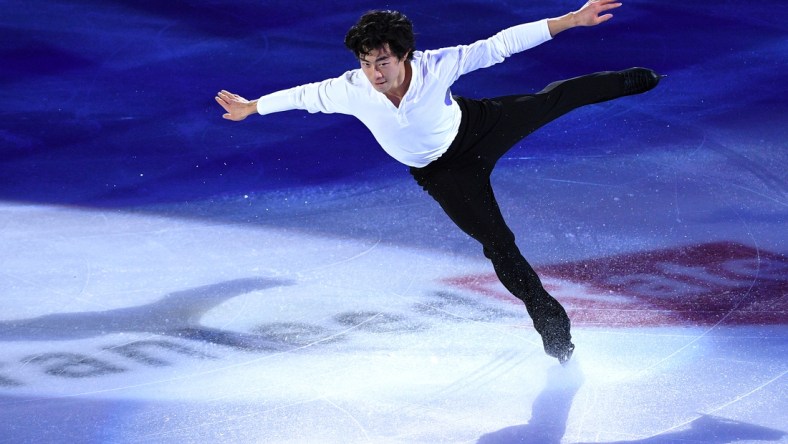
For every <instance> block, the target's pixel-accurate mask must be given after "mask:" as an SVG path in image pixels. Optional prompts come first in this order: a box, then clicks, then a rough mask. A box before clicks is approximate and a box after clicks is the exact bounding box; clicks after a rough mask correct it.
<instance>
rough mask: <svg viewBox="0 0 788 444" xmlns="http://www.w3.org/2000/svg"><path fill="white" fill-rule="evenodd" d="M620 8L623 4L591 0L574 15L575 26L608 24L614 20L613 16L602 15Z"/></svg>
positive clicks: (615, 1) (605, 0)
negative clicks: (607, 22)
mask: <svg viewBox="0 0 788 444" xmlns="http://www.w3.org/2000/svg"><path fill="white" fill-rule="evenodd" d="M619 6H621V3H619V2H618V1H617V0H589V2H588V3H586V4H585V5H583V7H582V8H580V9H578V10H577V11H575V12H574V13H572V14H573V15H574V19H575V25H576V26H595V25H598V24H600V23H603V22H606V21H608V20H610V19H612V18H613V14H610V13H608V14H603V15H600V14H602V13H603V12H606V11H610V10H611V9H615V8H618V7H619Z"/></svg>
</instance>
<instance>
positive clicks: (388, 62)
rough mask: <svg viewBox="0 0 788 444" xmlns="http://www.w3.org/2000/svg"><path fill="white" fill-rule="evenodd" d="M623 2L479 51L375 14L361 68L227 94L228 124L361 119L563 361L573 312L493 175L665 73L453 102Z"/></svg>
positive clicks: (357, 29)
mask: <svg viewBox="0 0 788 444" xmlns="http://www.w3.org/2000/svg"><path fill="white" fill-rule="evenodd" d="M619 6H621V3H617V2H616V0H591V1H589V2H588V3H586V4H585V5H583V6H582V7H581V8H580V9H579V10H577V11H575V12H570V13H568V14H566V15H564V16H561V17H557V18H552V19H544V20H540V21H536V22H532V23H526V24H522V25H517V26H514V27H511V28H508V29H505V30H503V31H501V32H499V33H498V34H496V35H495V36H493V37H491V38H489V39H486V40H480V41H478V42H476V43H473V44H470V45H461V46H456V47H451V48H442V49H437V50H428V51H416V50H415V39H414V34H413V27H412V24H411V22H410V20H409V19H408V18H407V17H405V16H404V15H403V14H401V13H399V12H395V11H372V12H368V13H367V14H365V15H363V16H362V17H361V18H360V19H359V21H358V23H356V24H355V25H354V26H353V27H352V28H350V30H349V31H348V33H347V36H346V37H345V45H346V46H347V47H348V49H350V50H351V51H353V53H354V54H355V56H356V57H357V58H358V60H359V63H360V64H361V66H360V69H354V70H351V71H348V72H346V73H344V74H343V75H341V76H340V77H337V78H334V79H328V80H325V81H322V82H319V83H312V84H308V85H302V86H297V87H295V88H291V89H287V90H283V91H278V92H274V93H272V94H268V95H265V96H263V97H260V98H259V99H257V100H246V99H244V98H243V97H240V96H238V95H236V94H232V93H230V92H228V91H221V92H220V93H219V94H218V95H217V97H216V101H217V102H218V103H219V104H220V105H221V106H222V107H223V108H224V109H225V111H226V113H225V114H224V118H225V119H229V120H236V121H237V120H243V119H245V118H246V117H247V116H249V115H251V114H253V113H259V114H270V113H274V112H279V111H286V110H291V109H302V110H307V111H309V112H311V113H316V112H323V113H342V114H349V115H353V116H355V117H356V118H358V119H359V120H361V122H363V123H364V125H366V126H367V128H369V130H370V131H371V132H372V134H373V135H374V136H375V139H376V140H377V141H378V143H380V145H381V146H382V147H383V149H384V150H385V151H386V152H387V153H388V154H390V155H391V156H392V157H394V158H395V159H396V160H398V161H400V162H402V163H403V164H405V165H408V166H409V167H410V172H411V174H412V175H413V177H414V178H415V179H416V181H417V182H418V184H419V185H421V186H422V187H423V188H424V189H425V190H426V191H427V192H428V193H429V194H430V196H432V197H433V198H434V199H435V200H436V201H437V202H438V203H439V204H440V206H441V208H443V210H444V211H445V212H446V214H447V215H448V216H449V217H450V218H451V220H452V221H454V223H455V224H457V226H458V227H459V228H460V229H462V230H463V231H464V232H465V233H467V234H468V235H469V236H471V237H472V238H474V239H476V240H477V241H479V242H480V243H481V245H482V247H483V249H484V255H485V256H486V257H487V258H489V259H490V261H492V264H493V267H494V268H495V273H496V275H497V276H498V279H500V281H501V283H502V284H503V285H504V286H505V287H506V289H507V290H509V291H510V292H511V293H512V294H513V295H515V296H516V297H517V298H519V299H521V300H522V301H523V302H524V303H525V307H526V309H527V310H528V314H529V315H530V316H531V319H532V320H533V323H534V327H535V328H536V331H537V332H539V334H540V335H541V337H542V342H543V345H544V350H545V352H546V353H547V354H548V355H550V356H553V357H556V358H558V360H559V361H560V362H561V363H562V364H563V363H565V362H566V361H567V360H569V358H570V357H571V356H572V351H573V350H574V344H572V341H571V339H572V336H571V334H570V332H569V328H570V323H569V317H568V316H567V314H566V311H565V310H564V308H563V307H562V306H561V304H560V303H558V301H557V300H555V299H554V298H553V297H552V296H551V295H550V294H548V293H547V291H546V290H545V289H544V288H543V286H542V283H541V281H540V280H539V277H538V276H537V274H536V272H535V271H534V270H533V268H531V266H530V265H529V264H528V262H527V261H526V260H525V258H524V257H523V256H522V254H521V253H520V250H519V249H518V248H517V245H516V244H515V239H514V234H512V232H511V230H510V229H509V228H508V227H507V225H506V222H505V221H504V219H503V216H502V215H501V211H500V210H499V208H498V204H497V203H496V201H495V197H494V195H493V190H492V187H491V185H490V175H491V173H492V170H493V168H494V166H495V164H496V162H497V161H498V159H499V158H501V156H503V155H504V154H505V153H506V152H507V151H508V150H509V149H510V148H511V147H512V146H514V145H515V144H516V143H517V142H518V141H520V140H521V139H522V138H524V137H525V136H527V135H528V134H530V133H532V132H533V131H535V130H537V129H538V128H540V127H541V126H543V125H545V124H547V123H548V122H550V121H552V120H554V119H556V118H557V117H560V116H561V115H563V114H566V113H567V112H569V111H571V110H573V109H575V108H577V107H580V106H583V105H588V104H592V103H598V102H602V101H606V100H611V99H615V98H617V97H622V96H627V95H632V94H639V93H642V92H645V91H648V90H650V89H651V88H653V87H655V86H656V85H657V83H658V82H659V76H658V75H657V74H655V73H654V72H653V71H651V70H649V69H645V68H630V69H626V70H623V71H615V72H613V71H609V72H608V71H606V72H600V73H595V74H590V75H585V76H581V77H576V78H572V79H568V80H563V81H558V82H554V83H551V84H550V85H548V86H547V87H545V88H544V89H543V90H542V91H540V92H538V93H536V94H521V95H512V96H505V97H497V98H492V99H484V100H475V99H469V98H465V97H458V96H452V93H451V90H450V88H451V86H452V84H453V83H454V82H455V81H456V80H457V79H458V78H459V77H460V76H462V75H463V74H467V73H469V72H471V71H475V70H477V69H480V68H486V67H489V66H491V65H494V64H496V63H500V62H502V61H503V60H504V59H505V58H507V57H509V56H511V55H513V54H516V53H518V52H521V51H525V50H527V49H529V48H533V47H534V46H536V45H539V44H541V43H544V42H546V41H548V40H550V39H551V38H553V37H555V36H556V35H557V34H558V33H560V32H562V31H565V30H567V29H570V28H574V27H577V26H594V25H598V24H600V23H602V22H605V21H607V20H609V19H611V18H612V14H610V13H609V11H610V10H612V9H614V8H618V7H619Z"/></svg>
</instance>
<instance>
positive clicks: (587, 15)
mask: <svg viewBox="0 0 788 444" xmlns="http://www.w3.org/2000/svg"><path fill="white" fill-rule="evenodd" d="M619 6H621V3H619V2H618V1H617V0H589V1H588V3H586V4H585V5H583V7H582V8H580V9H578V10H577V11H574V12H570V13H569V14H566V15H563V16H561V17H556V18H552V19H549V20H547V27H548V28H549V29H550V35H552V36H553V37H555V35H556V34H558V33H559V32H561V31H566V30H567V29H570V28H574V27H576V26H596V25H598V24H600V23H603V22H606V21H608V20H610V19H611V18H613V14H610V13H607V14H603V13H605V12H607V11H610V10H611V9H615V8H618V7H619ZM600 14H601V15H600Z"/></svg>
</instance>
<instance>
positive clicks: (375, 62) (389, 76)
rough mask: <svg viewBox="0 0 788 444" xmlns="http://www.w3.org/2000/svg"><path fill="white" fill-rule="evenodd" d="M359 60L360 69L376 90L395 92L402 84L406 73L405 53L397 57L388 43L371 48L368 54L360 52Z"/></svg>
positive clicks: (406, 58)
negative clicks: (403, 55) (380, 46)
mask: <svg viewBox="0 0 788 444" xmlns="http://www.w3.org/2000/svg"><path fill="white" fill-rule="evenodd" d="M359 61H360V62H361V70H362V71H364V74H365V75H366V76H367V79H368V80H369V83H371V84H372V87H373V88H375V90H376V91H377V92H380V93H383V94H389V93H396V92H397V91H398V90H400V89H401V88H402V86H403V85H404V83H405V78H406V74H407V70H406V68H405V66H406V64H407V63H408V57H407V54H406V55H405V57H403V58H401V59H398V58H397V56H395V55H394V54H392V53H391V50H389V45H388V44H385V45H384V46H383V47H382V48H378V49H373V50H372V51H370V52H369V54H362V55H361V57H359ZM403 93H404V91H403Z"/></svg>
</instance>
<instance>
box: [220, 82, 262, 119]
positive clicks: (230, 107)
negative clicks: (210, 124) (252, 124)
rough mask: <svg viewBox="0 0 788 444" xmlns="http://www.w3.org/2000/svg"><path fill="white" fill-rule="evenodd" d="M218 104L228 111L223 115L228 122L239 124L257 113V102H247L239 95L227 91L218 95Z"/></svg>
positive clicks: (222, 91)
mask: <svg viewBox="0 0 788 444" xmlns="http://www.w3.org/2000/svg"><path fill="white" fill-rule="evenodd" d="M216 102H217V103H219V105H221V106H222V108H224V110H225V111H227V112H226V113H225V114H223V115H222V117H224V118H225V119H227V120H233V121H236V122H237V121H239V120H243V119H245V118H247V117H249V116H250V115H252V114H254V113H256V112H257V100H246V99H244V98H243V97H241V96H239V95H238V94H233V93H231V92H229V91H225V90H221V91H219V93H218V94H216Z"/></svg>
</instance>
